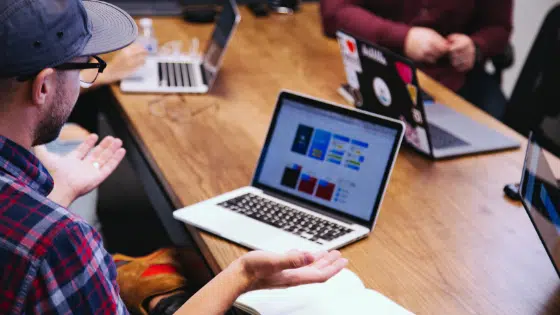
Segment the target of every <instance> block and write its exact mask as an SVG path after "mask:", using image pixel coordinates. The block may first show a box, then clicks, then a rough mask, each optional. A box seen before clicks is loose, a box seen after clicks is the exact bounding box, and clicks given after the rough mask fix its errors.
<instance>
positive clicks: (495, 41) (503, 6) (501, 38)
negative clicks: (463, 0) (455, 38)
mask: <svg viewBox="0 0 560 315" xmlns="http://www.w3.org/2000/svg"><path fill="white" fill-rule="evenodd" d="M512 16H513V3H512V0H479V1H477V2H476V9H475V14H474V25H473V26H474V30H475V32H474V33H472V34H471V38H472V40H473V41H474V42H475V44H476V45H477V46H478V47H479V49H480V53H481V54H482V58H489V57H493V56H495V55H498V54H500V53H502V52H504V50H505V48H506V46H507V43H508V41H509V38H510V35H511V31H512V29H513V25H512V18H513V17H512Z"/></svg>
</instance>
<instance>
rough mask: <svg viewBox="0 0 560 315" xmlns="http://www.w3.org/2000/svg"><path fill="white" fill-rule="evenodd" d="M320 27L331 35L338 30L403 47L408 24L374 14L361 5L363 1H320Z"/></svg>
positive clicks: (408, 27)
mask: <svg viewBox="0 0 560 315" xmlns="http://www.w3.org/2000/svg"><path fill="white" fill-rule="evenodd" d="M321 17H322V20H323V29H324V31H325V34H326V35H328V36H334V35H335V33H336V30H337V29H344V30H346V31H347V32H349V33H351V34H353V35H356V36H358V37H361V38H364V39H366V40H369V41H372V42H374V43H378V44H379V45H381V46H385V47H388V48H392V49H399V50H402V49H403V47H404V41H405V38H406V35H407V34H408V30H409V29H410V26H408V25H406V24H404V23H398V22H393V21H391V20H388V19H384V18H382V17H379V16H377V15H375V12H370V11H368V10H367V9H365V8H364V7H363V0H321Z"/></svg>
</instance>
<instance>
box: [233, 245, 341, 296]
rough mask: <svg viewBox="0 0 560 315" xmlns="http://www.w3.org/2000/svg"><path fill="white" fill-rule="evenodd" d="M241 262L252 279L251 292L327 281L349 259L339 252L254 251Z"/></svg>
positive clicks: (246, 273)
mask: <svg viewBox="0 0 560 315" xmlns="http://www.w3.org/2000/svg"><path fill="white" fill-rule="evenodd" d="M240 262H241V265H242V270H244V273H245V275H246V277H247V278H248V279H249V283H250V285H249V288H248V290H247V291H250V290H258V289H272V288H284V287H291V286H297V285H302V284H310V283H318V282H325V281H327V280H328V279H330V278H331V277H332V276H334V275H336V274H337V273H338V272H339V271H341V270H342V269H343V268H344V267H345V266H346V264H347V263H348V260H347V259H345V258H342V257H341V256H340V252H338V251H331V252H328V253H327V252H320V253H316V254H310V253H305V252H300V251H290V252H288V253H286V254H276V253H270V252H265V251H253V252H250V253H248V254H246V255H244V256H242V257H241V258H240Z"/></svg>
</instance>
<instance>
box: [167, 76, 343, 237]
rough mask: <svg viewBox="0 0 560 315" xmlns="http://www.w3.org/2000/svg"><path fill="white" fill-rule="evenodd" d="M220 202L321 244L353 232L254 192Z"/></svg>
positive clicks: (236, 210) (233, 209) (234, 209)
mask: <svg viewBox="0 0 560 315" xmlns="http://www.w3.org/2000/svg"><path fill="white" fill-rule="evenodd" d="M163 69H164V70H165V67H164V68H163ZM179 81H180V80H179ZM219 205H220V206H222V207H224V208H227V209H230V210H232V211H235V212H237V213H239V214H243V215H246V216H248V217H250V218H253V219H255V220H258V221H260V222H263V223H266V224H269V225H271V226H274V227H277V228H280V229H282V230H284V231H286V232H290V233H292V234H295V235H298V236H300V237H302V238H305V239H308V240H311V241H314V242H317V243H318V244H321V242H319V240H323V241H332V240H334V239H335V238H337V237H340V236H342V235H344V234H347V233H350V232H352V230H351V229H348V228H345V227H342V226H339V225H338V224H336V223H333V222H329V221H327V220H324V219H321V218H318V217H315V216H313V215H310V214H307V213H304V212H301V211H299V210H296V209H293V208H290V207H288V206H285V205H281V204H277V203H275V202H274V201H272V200H268V199H265V198H262V197H259V196H256V195H253V194H246V195H243V196H239V197H236V198H232V199H230V200H227V201H224V202H222V203H220V204H219Z"/></svg>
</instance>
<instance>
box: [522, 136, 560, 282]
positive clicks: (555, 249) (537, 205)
mask: <svg viewBox="0 0 560 315" xmlns="http://www.w3.org/2000/svg"><path fill="white" fill-rule="evenodd" d="M551 158H552V155H551ZM557 158H558V159H560V157H557ZM553 165H554V164H553ZM552 170H553V169H552V168H551V167H550V164H549V163H548V161H547V159H546V156H545V154H544V151H543V149H542V148H541V147H540V146H539V145H538V144H537V142H536V140H535V139H534V137H532V136H530V137H529V143H528V145H527V153H526V155H525V164H524V166H523V175H522V178H521V185H519V193H520V195H521V200H522V202H523V206H524V207H525V210H526V211H527V214H528V215H529V217H530V218H531V222H533V225H534V227H535V229H536V230H537V233H538V234H539V237H540V238H541V241H542V243H543V244H544V246H545V248H546V251H547V253H548V255H549V257H550V259H551V261H552V264H553V265H554V267H555V268H556V272H557V273H558V275H560V179H557V178H556V177H555V176H557V174H556V175H555V174H554V173H553V172H552Z"/></svg>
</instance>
